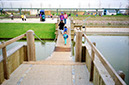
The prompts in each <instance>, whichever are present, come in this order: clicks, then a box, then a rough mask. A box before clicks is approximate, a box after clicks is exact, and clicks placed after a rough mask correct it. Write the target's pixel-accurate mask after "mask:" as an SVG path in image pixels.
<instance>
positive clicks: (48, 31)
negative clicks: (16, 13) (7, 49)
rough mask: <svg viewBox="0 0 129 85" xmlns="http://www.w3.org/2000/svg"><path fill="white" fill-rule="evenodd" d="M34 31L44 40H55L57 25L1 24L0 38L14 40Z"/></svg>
mask: <svg viewBox="0 0 129 85" xmlns="http://www.w3.org/2000/svg"><path fill="white" fill-rule="evenodd" d="M27 30H33V31H34V32H35V34H36V35H37V36H39V37H40V38H42V39H54V38H55V24H47V23H0V38H14V37H16V36H19V35H21V34H24V33H26V31H27Z"/></svg>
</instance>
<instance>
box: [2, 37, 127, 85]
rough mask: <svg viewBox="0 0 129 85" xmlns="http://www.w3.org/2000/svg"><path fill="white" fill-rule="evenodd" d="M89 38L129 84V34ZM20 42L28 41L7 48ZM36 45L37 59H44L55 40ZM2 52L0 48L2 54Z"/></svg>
mask: <svg viewBox="0 0 129 85" xmlns="http://www.w3.org/2000/svg"><path fill="white" fill-rule="evenodd" d="M88 38H89V40H90V41H91V42H96V47H97V48H98V49H99V51H100V52H101V53H102V54H103V55H104V57H105V58H106V59H107V61H108V62H109V63H110V64H111V65H112V66H113V68H114V69H115V70H116V71H119V70H122V71H123V72H124V73H125V75H126V77H125V81H126V83H127V85H129V36H107V35H88ZM20 43H26V41H19V42H15V43H13V44H11V45H9V46H8V47H7V50H9V49H11V48H12V47H14V46H16V45H18V44H20ZM35 47H36V59H37V60H44V59H46V58H48V57H49V56H50V55H51V54H52V52H53V51H54V47H55V42H53V41H47V42H46V44H45V45H42V44H41V42H40V41H35ZM1 52H2V51H1V49H0V54H1Z"/></svg>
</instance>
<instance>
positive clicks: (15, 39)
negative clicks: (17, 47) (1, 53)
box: [0, 34, 26, 49]
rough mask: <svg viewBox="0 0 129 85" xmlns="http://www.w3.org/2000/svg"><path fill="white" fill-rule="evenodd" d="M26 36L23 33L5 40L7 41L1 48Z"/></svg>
mask: <svg viewBox="0 0 129 85" xmlns="http://www.w3.org/2000/svg"><path fill="white" fill-rule="evenodd" d="M25 36H26V34H22V35H20V36H18V37H15V38H13V39H11V40H9V41H7V42H5V43H2V44H0V49H1V48H3V47H5V46H7V45H9V44H11V43H13V42H15V41H17V40H20V39H21V38H23V37H25Z"/></svg>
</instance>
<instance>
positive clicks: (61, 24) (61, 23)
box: [58, 20, 65, 34]
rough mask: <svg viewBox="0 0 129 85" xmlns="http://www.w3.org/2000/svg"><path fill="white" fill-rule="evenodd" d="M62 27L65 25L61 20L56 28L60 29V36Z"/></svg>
mask: <svg viewBox="0 0 129 85" xmlns="http://www.w3.org/2000/svg"><path fill="white" fill-rule="evenodd" d="M64 25H65V24H64V23H63V20H61V21H60V23H59V25H58V26H59V29H60V31H61V34H63V28H64Z"/></svg>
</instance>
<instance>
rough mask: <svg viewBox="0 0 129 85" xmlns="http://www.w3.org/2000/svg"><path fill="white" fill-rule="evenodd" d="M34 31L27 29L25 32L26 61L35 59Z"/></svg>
mask: <svg viewBox="0 0 129 85" xmlns="http://www.w3.org/2000/svg"><path fill="white" fill-rule="evenodd" d="M33 34H34V31H33V30H28V31H27V33H26V36H27V54H28V61H35V60H36V58H35V44H34V35H33Z"/></svg>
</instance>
